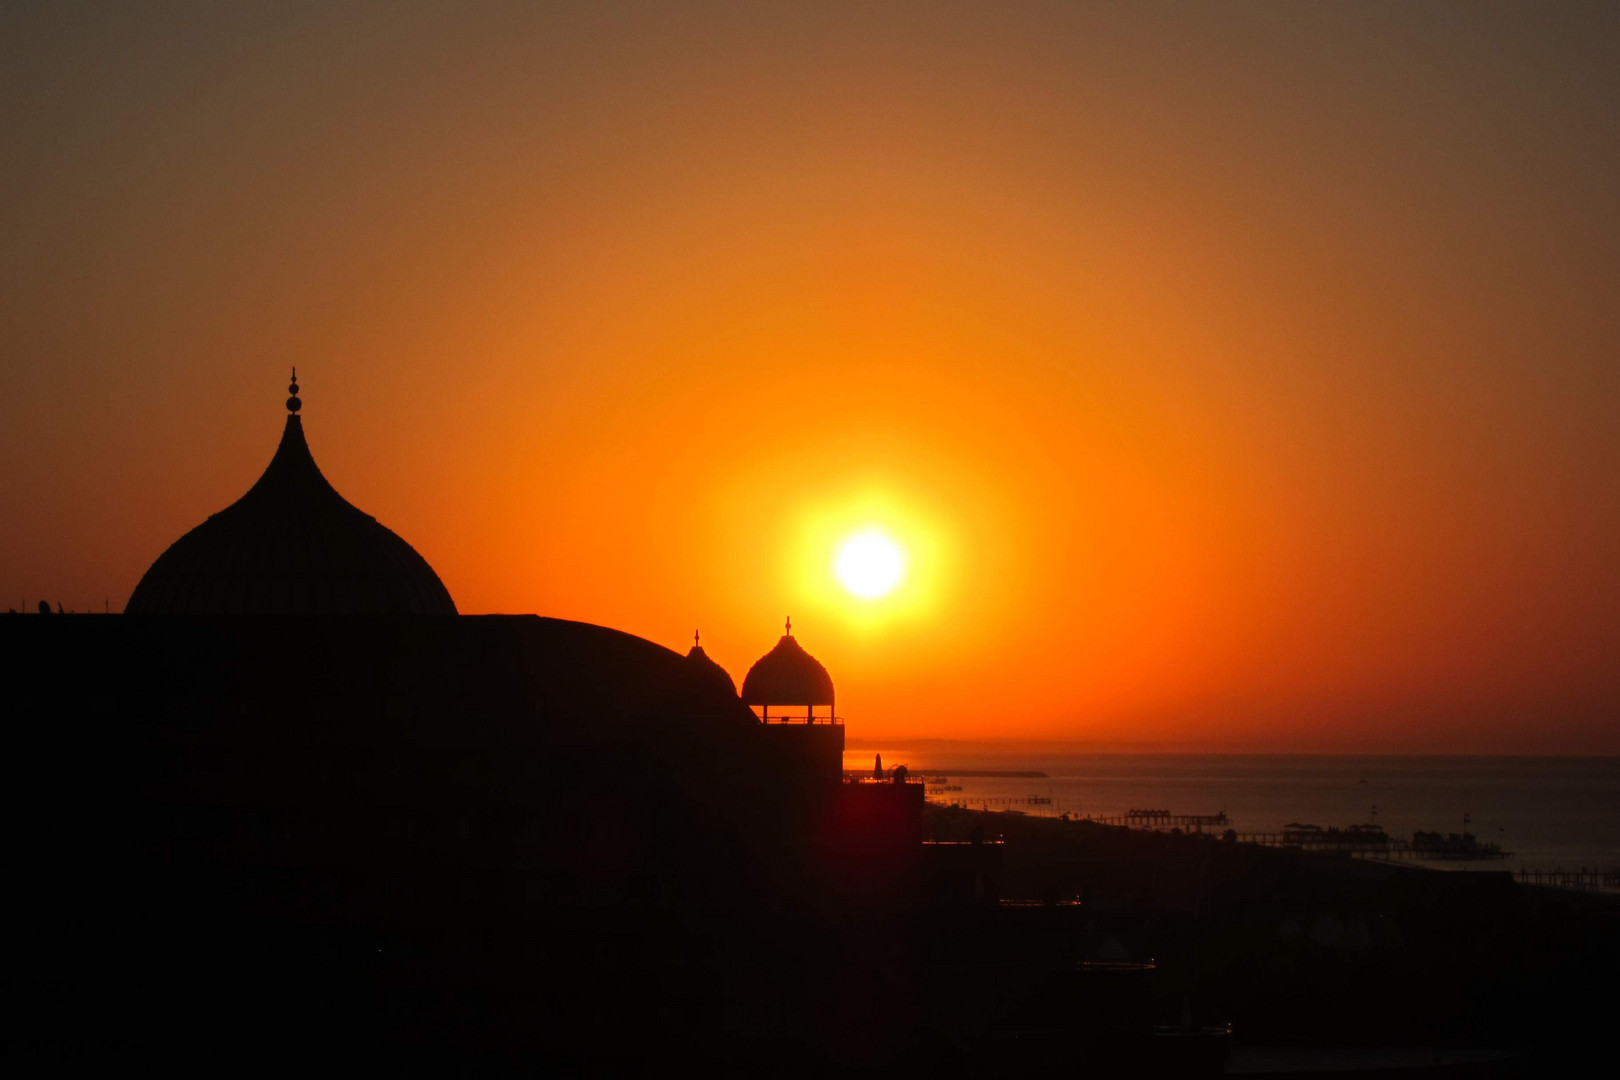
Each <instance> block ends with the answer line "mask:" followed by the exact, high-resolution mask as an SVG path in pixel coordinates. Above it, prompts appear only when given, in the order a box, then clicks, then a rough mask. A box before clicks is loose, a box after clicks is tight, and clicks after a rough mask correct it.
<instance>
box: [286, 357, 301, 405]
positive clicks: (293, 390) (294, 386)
mask: <svg viewBox="0 0 1620 1080" xmlns="http://www.w3.org/2000/svg"><path fill="white" fill-rule="evenodd" d="M287 393H289V394H291V395H292V397H290V398H288V399H287V411H288V412H290V413H292V414H294V415H297V413H298V410H299V409H302V408H303V407H304V403H303V402H302V401H299V400H298V369H297V368H293V369H292V382H291V383H290V384H289V385H288V387H287Z"/></svg>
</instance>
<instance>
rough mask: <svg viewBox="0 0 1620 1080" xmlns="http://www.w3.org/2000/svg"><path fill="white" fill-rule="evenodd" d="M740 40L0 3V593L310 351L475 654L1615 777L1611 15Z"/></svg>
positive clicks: (797, 10)
mask: <svg viewBox="0 0 1620 1080" xmlns="http://www.w3.org/2000/svg"><path fill="white" fill-rule="evenodd" d="M759 7H760V6H759V5H736V6H731V7H727V6H711V5H670V6H667V7H666V6H657V5H649V6H645V7H637V6H625V5H615V6H612V10H611V11H609V10H605V9H602V8H601V7H599V6H597V5H581V6H578V7H566V6H558V7H548V8H547V9H546V11H544V12H537V11H535V10H531V5H526V4H512V5H472V6H470V7H469V6H462V5H458V6H456V8H455V9H454V10H452V9H450V8H449V7H445V8H439V7H435V6H429V5H410V4H397V5H383V6H367V7H356V8H347V7H333V6H331V5H327V4H310V5H298V4H275V5H266V6H265V7H264V9H263V10H261V11H258V12H257V13H254V12H249V11H246V10H245V9H243V8H241V7H239V6H232V7H231V9H230V10H228V11H227V10H218V9H215V8H212V7H210V6H206V5H199V6H195V7H169V6H163V5H151V6H147V5H142V6H140V7H139V9H138V10H137V9H135V8H129V7H121V6H110V7H108V8H107V9H106V10H97V9H95V8H93V7H92V8H88V9H75V10H71V11H68V10H56V9H50V10H31V9H30V10H20V9H19V8H18V7H15V6H8V7H7V8H5V9H3V10H0V49H3V50H4V52H3V55H4V62H0V147H3V151H4V154H3V156H4V159H5V161H6V166H5V168H4V169H3V170H0V239H3V243H0V326H3V327H4V332H3V333H0V357H3V359H4V370H5V372H6V374H7V379H6V382H7V389H8V396H9V400H10V409H9V410H8V418H7V421H6V423H5V424H4V426H3V430H0V440H3V450H4V452H5V455H6V460H7V462H8V463H9V466H10V467H9V468H8V469H7V470H6V474H5V479H4V481H3V482H0V496H3V500H4V501H3V507H4V514H5V519H6V528H5V529H4V530H3V531H0V588H3V589H5V590H6V592H7V595H9V596H10V597H12V599H11V600H10V601H9V603H10V604H20V603H23V602H24V601H26V602H27V603H28V604H29V606H32V605H33V603H34V602H35V601H36V600H37V599H38V598H39V597H41V596H45V597H49V598H50V599H52V600H56V599H60V600H61V601H62V602H63V603H64V604H65V605H66V606H68V607H76V608H79V609H81V610H83V609H85V608H92V607H93V608H95V609H97V610H99V609H100V608H101V606H102V603H103V601H104V600H106V601H108V602H110V604H111V606H112V607H113V609H115V610H116V609H117V608H119V607H121V606H122V604H123V602H124V600H125V599H126V598H127V597H128V594H129V592H130V591H131V590H132V589H133V587H134V585H135V582H136V581H137V580H138V579H139V577H140V575H141V573H142V572H143V571H144V569H145V567H146V566H147V565H148V564H149V563H150V562H151V560H152V559H154V558H155V557H156V556H157V555H158V554H159V553H160V552H161V551H162V550H163V548H164V547H165V546H166V545H167V544H168V543H169V542H171V541H172V540H173V539H175V538H176V537H178V536H179V535H180V534H181V533H182V532H184V531H185V530H186V529H188V528H190V527H191V526H193V525H195V524H197V523H198V522H199V521H201V520H202V519H203V517H205V516H206V515H207V514H208V513H211V512H213V511H215V510H217V509H220V508H221V507H223V506H224V505H226V504H227V503H228V502H230V501H231V500H232V499H234V498H235V497H236V496H237V495H239V494H241V493H242V492H243V491H244V490H246V488H247V487H248V486H249V484H251V482H252V481H253V480H254V479H255V478H256V477H257V475H258V473H259V471H260V470H261V469H262V468H263V466H264V465H265V463H266V462H268V460H269V457H270V454H271V452H272V450H273V449H274V445H275V442H276V439H277V438H278V437H279V433H280V427H281V416H282V415H284V414H283V412H282V409H281V404H280V403H281V398H282V396H283V395H282V389H283V385H284V382H283V380H284V379H285V376H286V369H287V367H288V366H290V365H292V364H296V365H298V368H299V372H300V376H301V382H302V383H303V387H304V395H303V396H304V400H305V412H304V415H305V418H306V419H305V423H306V430H307V432H308V434H309V438H310V442H311V445H312V448H313V450H314V452H315V455H316V458H317V460H318V461H319V462H320V463H321V465H322V467H323V469H324V470H325V472H326V474H327V476H328V478H329V479H331V480H332V482H333V483H334V484H335V485H336V486H337V488H338V490H339V491H341V492H342V493H343V494H344V495H345V496H347V497H348V498H349V499H350V500H351V501H353V502H355V503H356V504H357V505H359V506H361V507H362V508H363V509H365V510H367V511H368V512H370V513H372V514H374V515H376V516H377V517H378V519H379V520H381V521H382V522H383V523H385V524H387V525H388V526H390V527H391V528H393V529H394V530H395V531H397V532H399V533H400V534H401V535H403V536H404V537H405V538H406V539H408V540H409V541H410V542H411V543H412V544H413V545H414V546H415V547H416V548H417V549H418V550H419V551H421V552H422V554H423V555H424V556H426V557H427V559H428V560H429V561H430V562H431V563H432V564H433V565H434V567H435V568H436V569H437V570H438V571H439V573H440V575H441V577H443V579H444V581H445V583H446V585H447V586H448V587H449V589H450V591H451V593H452V595H454V597H455V598H456V601H457V603H458V605H459V606H460V608H461V610H462V611H463V612H469V613H476V612H490V611H502V612H539V613H542V614H548V615H556V616H562V617H567V618H578V619H586V620H589V621H592V622H599V623H605V624H607V625H611V626H616V627H620V628H622V629H625V630H629V631H631V632H634V633H637V634H641V635H644V636H646V637H649V638H652V639H653V640H656V641H659V642H663V643H665V644H667V645H670V646H672V647H676V648H681V649H684V648H685V647H686V646H687V645H688V644H689V643H690V635H691V631H692V628H693V627H694V626H697V627H701V628H702V629H703V632H704V644H705V647H706V648H707V649H708V650H709V652H710V653H711V655H713V656H714V657H715V658H716V659H718V660H719V661H720V662H722V663H723V664H725V665H726V666H727V667H728V668H729V669H730V670H731V672H732V674H733V675H734V676H735V677H736V678H738V679H739V681H740V679H741V676H742V674H743V673H744V672H745V671H746V670H747V667H748V664H749V663H750V662H751V661H752V660H753V659H754V658H755V657H757V656H758V655H759V654H760V653H762V652H764V651H765V649H767V648H768V647H769V646H770V645H771V644H772V643H773V642H774V640H775V637H776V635H777V634H778V633H779V632H780V626H781V620H782V618H783V616H784V615H786V614H792V615H793V617H794V624H795V629H796V632H797V633H798V636H799V638H800V640H801V641H802V642H803V644H804V645H805V647H806V648H807V649H809V650H810V651H811V652H812V653H813V654H815V655H816V656H818V657H819V658H821V659H822V660H823V661H824V662H826V663H827V665H828V667H829V668H830V669H831V670H832V672H833V675H834V678H835V680H836V682H837V685H838V692H839V699H840V712H842V713H843V714H845V715H846V716H847V717H848V718H849V721H850V724H851V728H850V731H851V734H852V735H856V736H867V737H901V736H908V735H934V736H944V737H951V736H956V737H974V738H987V737H995V736H1019V737H1030V738H1042V739H1072V740H1076V741H1079V742H1081V743H1085V744H1087V745H1096V746H1126V745H1128V746H1131V747H1133V748H1140V747H1163V748H1167V749H1168V748H1178V749H1180V748H1197V749H1233V750H1239V749H1242V750H1273V749H1274V750H1326V749H1344V750H1443V751H1464V750H1479V751H1489V752H1500V751H1546V752H1566V751H1568V752H1589V751H1599V752H1608V753H1615V752H1620V722H1617V720H1620V662H1617V657H1620V569H1617V565H1616V557H1617V548H1620V349H1617V346H1616V342H1617V341H1620V305H1617V304H1616V303H1615V296H1616V289H1617V285H1620V274H1617V270H1620V213H1617V208H1620V199H1617V196H1616V191H1617V189H1616V187H1615V182H1614V177H1615V176H1620V137H1617V133H1620V74H1617V72H1620V15H1617V13H1616V11H1615V9H1614V8H1612V7H1611V6H1607V5H1591V6H1586V5H1579V4H1564V5H1559V6H1557V7H1556V8H1554V9H1551V10H1549V9H1547V8H1546V7H1545V6H1543V5H1533V4H1525V5H1519V6H1515V5H1506V6H1503V5H1486V4H1445V5H1441V4H1425V5H1410V4H1402V5H1390V6H1382V5H1374V4H1357V5H1340V6H1331V5H1318V4H1300V5H1265V6H1261V5H1255V6H1253V7H1247V6H1241V5H1240V6H1232V5H1209V6H1200V5H1185V4H1174V5H1164V6H1156V5H1149V4H1141V3H1129V4H1119V5H1102V6H1095V7H1092V6H1086V8H1085V9H1084V10H1079V8H1080V5H1071V4H1054V5H1016V4H1015V5H991V4H985V5H942V4H931V5H923V6H918V7H916V8H908V7H904V6H900V5H883V6H881V7H882V10H881V11H874V10H869V8H870V7H871V6H870V5H852V6H849V7H845V8H839V7H837V6H835V5H829V4H825V3H817V4H807V5H803V6H792V5H787V4H773V5H766V6H765V7H767V8H768V9H769V10H768V11H760V10H758V9H759ZM867 524H878V525H882V526H884V527H886V528H888V529H889V530H890V531H891V532H892V533H893V534H894V535H895V536H896V537H898V538H900V539H901V540H902V541H904V542H906V543H907V544H908V546H909V547H910V548H911V554H912V566H911V575H910V577H909V578H908V581H907V584H906V585H905V586H903V587H902V589H901V590H900V591H899V592H897V593H896V594H895V595H894V596H892V597H891V598H889V599H887V600H883V601H878V602H874V603H861V602H857V601H855V600H853V599H851V598H849V597H848V596H847V595H845V594H844V593H842V592H841V591H840V590H839V589H838V588H837V586H836V585H835V583H834V582H833V580H832V578H831V576H830V563H831V558H832V544H833V543H834V542H835V541H836V539H837V538H838V537H839V536H840V535H842V534H843V533H845V532H847V531H851V530H853V529H855V528H858V527H860V526H863V525H867Z"/></svg>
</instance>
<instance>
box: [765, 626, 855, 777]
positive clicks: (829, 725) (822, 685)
mask: <svg viewBox="0 0 1620 1080" xmlns="http://www.w3.org/2000/svg"><path fill="white" fill-rule="evenodd" d="M833 702H834V696H833V681H832V676H831V675H829V674H828V673H827V669H826V668H825V667H823V666H822V665H821V662H820V661H819V660H817V659H816V658H815V657H813V656H811V655H810V654H809V653H807V652H805V651H804V647H803V646H801V645H800V644H799V642H798V640H797V639H795V638H794V636H793V620H791V619H789V620H787V625H786V627H785V629H784V631H783V634H782V638H781V640H780V641H778V642H777V643H776V645H775V647H773V648H772V649H771V651H770V652H768V653H766V654H765V655H764V656H762V657H760V658H759V659H758V660H756V661H754V666H753V667H751V668H749V669H748V675H747V676H746V677H745V678H744V679H743V686H742V703H743V704H744V705H747V706H750V707H755V706H757V707H758V708H759V710H760V713H759V715H760V721H761V723H762V725H763V729H762V731H761V734H762V735H763V737H764V738H765V739H766V740H767V741H768V743H769V745H770V746H771V747H772V748H773V752H774V753H775V754H776V755H777V756H778V759H779V760H780V761H782V762H783V763H784V764H787V765H789V766H790V767H793V768H798V769H803V770H804V771H805V772H806V774H807V775H808V776H810V777H814V778H817V779H821V780H823V781H833V780H836V779H837V778H838V777H840V776H842V775H843V771H844V721H843V719H842V718H841V717H839V716H838V715H836V710H835V709H834V705H833ZM772 707H775V709H776V715H775V716H772V715H771V709H772ZM821 707H825V708H826V710H827V711H826V713H825V715H818V714H817V713H816V709H818V708H821ZM794 709H803V710H804V711H803V712H802V713H800V714H799V715H797V716H795V715H793V714H792V713H791V712H790V711H789V710H794Z"/></svg>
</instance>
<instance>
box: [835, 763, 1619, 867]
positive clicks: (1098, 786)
mask: <svg viewBox="0 0 1620 1080" xmlns="http://www.w3.org/2000/svg"><path fill="white" fill-rule="evenodd" d="M874 752H881V753H882V754H883V763H884V765H885V766H892V765H901V764H904V765H908V766H909V767H910V768H911V769H913V770H923V771H926V772H928V773H929V774H930V775H936V774H943V775H946V776H950V782H951V784H959V785H961V787H962V790H961V791H951V792H947V793H944V794H941V795H933V796H931V798H934V799H936V800H950V799H961V800H964V801H965V802H966V803H967V804H968V805H970V806H977V805H981V803H982V804H984V805H988V806H989V808H990V809H1001V808H1004V807H1006V806H1008V805H1009V804H1007V803H1002V802H992V801H991V800H1007V799H1018V798H1023V797H1027V796H1030V795H1040V796H1048V797H1050V798H1051V799H1052V800H1053V803H1052V805H1051V806H1050V807H1036V806H1029V805H1024V806H1018V807H1017V808H1018V809H1023V810H1025V811H1027V812H1031V813H1042V812H1050V813H1059V812H1063V811H1067V812H1068V813H1069V814H1070V815H1080V816H1084V815H1091V816H1093V817H1108V816H1114V815H1119V814H1123V813H1125V811H1127V810H1130V809H1133V808H1138V807H1144V808H1160V809H1166V810H1169V811H1170V812H1171V813H1174V814H1213V813H1216V812H1217V811H1221V810H1224V811H1226V813H1227V814H1228V815H1229V816H1230V817H1231V818H1232V824H1233V827H1234V828H1235V829H1237V831H1238V832H1240V833H1251V832H1276V831H1279V830H1281V828H1282V827H1283V826H1284V825H1286V824H1288V823H1289V822H1303V823H1309V824H1313V825H1320V826H1323V827H1324V828H1326V827H1328V826H1335V825H1337V826H1343V825H1351V824H1358V823H1362V822H1376V823H1377V824H1379V825H1381V826H1383V827H1384V829H1385V830H1386V831H1387V832H1389V834H1390V835H1391V836H1395V837H1406V838H1409V837H1410V836H1411V834H1412V832H1413V831H1414V830H1416V829H1424V830H1428V831H1436V832H1443V833H1453V832H1461V831H1462V829H1463V815H1464V814H1467V815H1469V818H1470V819H1471V820H1470V824H1469V831H1471V832H1472V833H1473V834H1474V835H1475V836H1477V837H1479V839H1480V840H1481V841H1489V842H1496V843H1500V844H1501V845H1502V847H1503V848H1505V849H1506V850H1508V851H1512V852H1514V854H1515V857H1514V859H1513V860H1512V861H1510V862H1508V863H1506V864H1496V865H1506V866H1508V867H1563V868H1567V869H1575V868H1579V867H1583V866H1585V867H1601V868H1605V869H1607V868H1614V867H1620V758H1545V757H1537V758H1506V757H1370V756H1305V755H1275V756H1272V755H1253V756H1241V755H1215V754H1077V753H1073V752H1070V751H1052V752H1042V751H1041V750H1040V749H1038V748H1031V749H1021V748H1017V747H1009V746H996V745H994V744H991V745H984V744H957V745H949V746H946V745H942V746H938V747H932V746H931V747H928V748H925V749H913V748H904V747H895V748H892V749H881V748H874V749H862V750H851V751H849V752H848V753H847V754H846V755H845V764H846V767H847V768H850V769H869V768H871V765H872V755H873V753H874ZM952 768H955V769H958V770H960V769H1002V770H1039V771H1042V772H1045V773H1047V774H1048V778H1047V779H1000V778H983V779H979V778H972V777H962V776H954V775H951V769H952ZM1011 805H1013V806H1017V804H1011ZM1375 807H1376V810H1375V809H1374V808H1375ZM1475 865H1481V864H1475Z"/></svg>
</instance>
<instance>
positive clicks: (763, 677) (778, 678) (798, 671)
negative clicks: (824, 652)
mask: <svg viewBox="0 0 1620 1080" xmlns="http://www.w3.org/2000/svg"><path fill="white" fill-rule="evenodd" d="M742 700H743V704H744V705H831V704H832V703H833V682H832V676H831V675H829V674H827V669H826V668H824V667H822V666H821V662H820V661H819V660H817V659H816V658H815V657H813V656H811V655H810V654H809V653H807V652H805V651H804V649H803V648H802V647H800V645H799V643H798V642H797V641H795V640H794V638H793V635H792V634H791V633H788V634H783V635H782V640H781V641H778V642H777V643H776V647H775V648H774V649H772V650H771V651H770V652H768V653H766V654H765V655H764V656H762V657H760V658H759V659H758V660H757V661H756V662H755V663H754V666H753V667H751V668H749V669H748V676H747V678H745V679H743V688H742Z"/></svg>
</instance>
